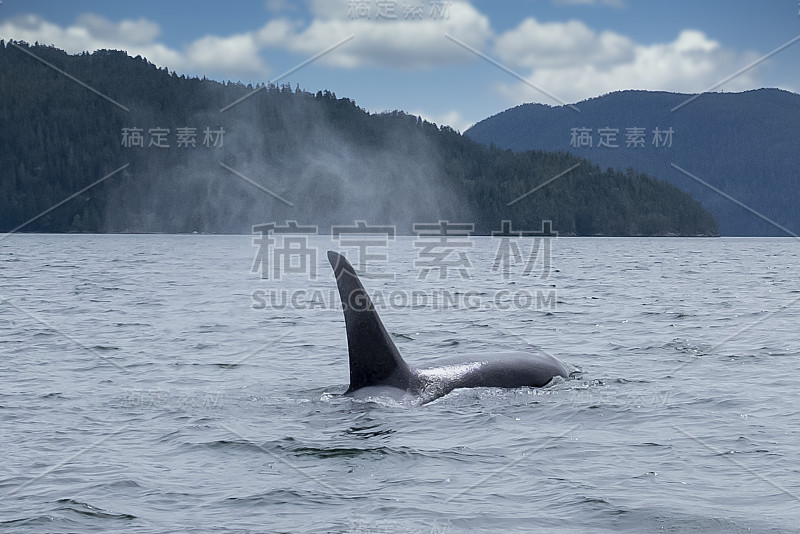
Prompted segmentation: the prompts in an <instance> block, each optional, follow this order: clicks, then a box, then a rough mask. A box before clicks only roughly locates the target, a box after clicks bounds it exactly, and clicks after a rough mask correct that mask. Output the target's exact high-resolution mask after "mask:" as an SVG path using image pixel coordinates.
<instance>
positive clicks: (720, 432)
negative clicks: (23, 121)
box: [0, 235, 800, 533]
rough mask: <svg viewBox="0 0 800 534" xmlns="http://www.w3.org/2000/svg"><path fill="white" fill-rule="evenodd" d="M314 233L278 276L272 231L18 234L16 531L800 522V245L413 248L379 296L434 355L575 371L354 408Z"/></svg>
mask: <svg viewBox="0 0 800 534" xmlns="http://www.w3.org/2000/svg"><path fill="white" fill-rule="evenodd" d="M308 244H309V248H310V249H311V250H316V251H317V252H318V254H317V257H316V262H314V263H313V265H312V264H311V263H309V264H307V265H305V266H303V265H302V264H300V263H297V264H290V269H288V270H283V271H280V272H279V273H278V275H279V276H278V277H276V276H275V272H274V271H269V270H268V271H267V272H268V275H269V276H270V278H269V279H262V278H261V277H260V275H259V273H258V272H255V273H254V272H252V267H253V264H254V259H255V257H256V253H257V252H258V248H257V247H255V246H254V243H253V240H252V238H251V237H250V236H199V235H195V236H189V235H185V236H156V235H148V236H140V235H103V236H89V235H13V236H9V237H7V238H4V239H3V240H2V241H0V269H1V270H0V281H1V282H0V355H1V356H0V445H1V446H2V460H0V531H3V532H135V533H149V532H189V531H192V532H350V533H356V532H358V533H362V532H382V533H394V532H398V533H399V532H415V533H445V532H447V533H451V532H452V533H455V532H475V531H486V532H531V531H548V532H603V531H608V532H612V531H613V532H699V531H702V532H798V531H800V462H798V459H799V458H800V425H798V421H800V387H799V386H800V379H798V376H799V375H800V359H798V353H800V334H798V331H799V330H800V329H799V328H798V325H800V286H798V280H797V271H798V266H800V257H799V256H798V251H799V250H800V246H799V245H798V243H797V242H795V241H794V240H791V239H733V238H731V239H726V238H723V239H677V238H676V239H672V238H658V239H636V238H626V239H611V238H609V239H603V238H594V239H579V238H557V239H553V240H551V241H550V244H549V246H550V247H551V259H550V260H549V261H542V259H543V255H542V254H540V255H539V256H537V262H535V265H534V268H533V269H532V271H531V273H528V274H527V275H526V274H525V273H524V272H522V266H523V265H522V264H521V263H519V262H518V261H516V260H519V258H517V257H515V258H514V259H515V262H512V264H509V265H508V266H507V267H508V268H507V269H506V270H505V271H504V270H503V269H502V268H501V269H499V270H492V265H493V260H494V258H495V255H496V254H497V251H498V247H499V240H497V239H490V238H474V239H473V240H472V245H473V247H472V248H471V249H469V251H468V254H469V255H468V258H469V260H470V264H471V267H470V268H469V269H468V270H466V271H458V270H457V269H454V268H451V269H450V271H449V272H448V273H447V276H446V277H443V276H441V275H443V273H442V270H441V269H438V270H437V269H434V270H432V271H431V272H429V273H427V276H423V274H424V273H421V270H420V260H419V256H418V252H419V250H420V249H419V248H418V247H415V246H414V240H413V238H400V239H398V240H397V241H394V242H391V244H390V245H389V246H388V247H387V248H386V249H383V252H384V253H385V254H386V256H387V260H388V261H386V262H382V261H375V262H372V263H375V267H374V271H373V273H378V274H389V275H394V278H393V279H391V278H387V279H382V278H370V279H365V280H364V283H365V286H366V287H367V289H368V290H369V291H370V292H371V293H372V294H373V296H378V297H379V300H378V302H376V306H377V307H378V308H379V311H380V313H381V316H382V318H383V321H384V323H385V324H386V326H387V329H388V330H389V331H390V332H391V333H392V334H393V336H394V337H395V340H396V342H397V345H398V347H399V349H400V351H401V352H402V353H403V355H404V357H405V358H406V360H407V361H408V362H409V363H410V364H411V365H415V364H422V363H426V364H427V363H432V362H435V361H437V359H439V358H444V357H448V356H456V355H460V354H469V353H474V354H477V355H478V356H477V357H480V354H481V353H484V354H485V353H486V352H488V351H492V350H503V351H507V350H519V349H525V350H530V351H532V352H536V351H543V352H547V353H550V354H554V355H556V356H558V357H559V358H561V359H562V360H564V361H565V362H567V363H568V364H569V365H570V366H571V368H572V370H573V373H572V376H571V377H570V378H569V379H565V380H558V381H556V382H554V383H552V384H551V385H550V386H548V387H545V388H542V389H527V388H521V389H511V390H503V389H474V390H457V391H455V392H453V393H451V394H449V395H447V396H445V397H443V398H440V399H438V400H436V401H434V402H431V403H429V404H425V405H419V404H417V403H413V402H397V401H392V400H391V399H381V398H373V399H367V400H357V399H351V398H348V397H342V396H341V395H340V393H341V392H343V391H344V390H345V389H346V386H347V381H348V367H347V348H346V341H345V328H344V321H343V318H342V315H341V311H340V310H339V308H338V305H339V304H338V300H336V298H338V297H336V294H335V293H333V292H332V291H333V290H334V289H335V284H334V280H333V277H332V275H331V272H330V268H329V266H328V265H327V260H326V259H325V255H324V252H325V250H327V249H328V248H336V243H331V242H330V240H327V239H325V238H321V237H314V238H312V239H311V240H310V241H309V243H308ZM523 245H524V244H523ZM340 250H347V251H348V254H349V255H350V257H351V258H352V259H353V260H354V261H355V259H356V258H357V256H355V255H354V254H355V253H357V252H358V250H357V249H352V248H351V249H347V248H342V249H340ZM521 250H522V252H525V246H522V248H521ZM521 257H523V258H524V254H523V256H521ZM308 258H309V260H310V259H311V258H310V257H308ZM415 260H416V262H415ZM273 263H274V262H273ZM372 263H370V264H369V266H370V268H371V267H372ZM269 267H270V268H271V265H270V266H269ZM312 267H314V268H315V269H316V276H312V275H313V274H314V273H313V270H314V269H312ZM293 270H296V271H299V272H291V271H293ZM462 275H468V276H469V278H468V279H466V278H462ZM440 277H441V278H443V279H440ZM420 278H423V279H420ZM284 295H285V296H286V298H285V299H284V298H283V296H284ZM273 297H275V298H273ZM434 297H436V298H437V299H439V300H438V301H434ZM292 299H294V300H292ZM442 302H447V303H448V305H447V306H445V305H444V304H442Z"/></svg>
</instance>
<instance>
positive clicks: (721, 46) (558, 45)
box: [0, 0, 800, 130]
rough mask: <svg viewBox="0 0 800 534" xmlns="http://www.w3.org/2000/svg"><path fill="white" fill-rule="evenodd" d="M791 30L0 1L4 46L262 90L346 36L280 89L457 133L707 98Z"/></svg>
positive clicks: (791, 79) (624, 19) (322, 8)
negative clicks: (653, 96)
mask: <svg viewBox="0 0 800 534" xmlns="http://www.w3.org/2000/svg"><path fill="white" fill-rule="evenodd" d="M165 6H168V7H167V8H165ZM799 15H800V4H799V3H798V0H750V1H747V0H703V1H702V2H696V1H687V0H672V1H669V2H657V1H651V0H507V1H503V0H500V1H497V0H495V1H489V0H473V1H466V0H453V1H434V0H396V1H395V0H294V1H292V0H243V1H238V2H237V1H233V2H230V3H223V2H218V1H217V2H212V1H207V0H192V1H188V0H172V1H169V2H165V1H163V0H162V1H159V2H156V1H152V0H138V1H136V2H108V1H97V0H71V1H69V2H61V1H56V0H50V1H43V0H24V1H22V0H3V1H2V3H0V38H2V39H6V40H8V39H17V40H25V41H28V42H35V41H39V42H40V43H44V44H53V45H55V46H57V47H59V48H63V49H65V50H67V51H69V52H71V53H77V52H80V51H82V50H89V51H92V50H96V49H101V48H114V49H120V50H126V51H128V52H129V53H130V54H131V55H142V56H144V57H147V58H148V59H149V60H150V61H152V62H153V63H155V64H156V65H158V66H160V67H168V68H169V69H170V70H175V71H177V72H179V73H186V74H189V75H200V76H202V75H206V76H208V77H209V78H213V79H217V80H223V79H230V80H241V81H243V82H263V81H268V80H271V79H274V77H276V76H278V75H280V74H281V73H284V72H285V71H287V70H289V69H292V68H294V67H295V66H296V65H298V64H299V63H301V62H303V61H305V60H307V59H308V58H310V57H312V56H314V55H315V54H318V53H319V52H321V51H323V50H325V49H327V48H329V47H331V46H332V45H334V44H336V43H339V42H341V41H342V40H344V39H347V38H349V37H350V36H352V38H351V39H350V40H348V41H347V42H345V43H344V44H342V45H341V46H339V47H338V48H336V49H335V50H333V51H331V52H329V53H327V54H325V55H324V56H322V57H320V58H319V59H317V60H316V61H314V62H313V63H310V64H308V65H307V66H305V67H303V68H302V69H300V70H298V71H296V72H294V73H293V74H291V75H290V76H288V77H287V78H285V79H283V80H281V82H287V81H288V82H291V83H292V85H293V86H294V84H296V83H299V84H300V86H301V87H302V88H304V89H307V90H310V91H317V90H319V89H330V90H331V91H333V92H335V93H336V94H337V96H340V97H341V96H347V97H349V98H352V99H354V100H355V101H356V102H357V103H358V104H359V105H360V106H362V107H364V108H366V109H368V110H370V111H384V110H393V109H402V110H405V111H408V112H412V113H416V114H420V115H422V116H424V117H425V118H428V119H431V120H433V121H435V122H437V123H439V124H441V123H445V124H450V125H451V126H453V127H455V128H456V129H458V130H463V129H464V128H466V127H467V126H468V125H469V124H471V123H474V122H476V121H479V120H481V119H483V118H485V117H487V116H490V115H493V114H495V113H498V112H500V111H502V110H504V109H507V108H509V107H513V106H516V105H519V104H522V103H524V102H542V103H547V104H553V105H558V104H559V103H560V102H577V101H580V100H582V99H585V98H589V97H592V96H597V95H600V94H604V93H607V92H609V91H613V90H619V89H651V90H667V91H681V92H699V91H703V90H705V89H707V88H709V87H711V86H712V85H715V84H717V83H718V82H719V81H721V80H723V79H725V78H727V77H728V76H730V75H731V74H733V73H735V72H737V71H738V70H740V69H741V68H742V67H745V66H746V65H748V64H749V63H751V62H754V61H756V60H758V59H759V58H761V57H763V56H764V55H766V54H768V53H769V52H771V51H772V50H774V49H776V48H777V47H779V46H781V45H783V44H785V43H787V42H788V41H790V40H791V39H793V38H795V37H797V36H798V35H800V16H799ZM445 34H448V35H450V36H452V37H453V39H454V40H455V41H458V42H460V43H463V44H464V45H466V46H468V47H470V48H472V49H474V50H476V51H479V52H480V53H481V54H484V55H485V56H487V57H489V58H491V59H493V60H495V61H496V62H498V63H499V64H501V65H502V66H504V67H506V68H507V69H510V70H511V71H513V72H515V73H517V74H519V75H520V76H521V77H523V78H524V79H525V80H527V81H528V82H530V83H524V82H522V81H520V80H518V79H517V78H515V77H513V76H512V75H510V74H509V73H507V72H505V71H504V70H502V69H500V68H498V66H496V65H494V64H492V63H490V62H489V61H487V60H485V59H484V58H482V57H479V56H478V55H477V54H475V53H473V52H471V51H469V50H467V49H466V48H465V47H463V46H461V45H459V44H457V42H455V41H454V40H449V39H447V38H446V37H445ZM798 65H800V42H797V43H795V44H793V45H791V46H789V47H788V48H786V49H785V50H783V51H781V52H780V53H777V54H775V55H774V56H772V57H770V58H769V59H768V60H766V61H763V62H761V63H759V64H758V65H757V66H755V67H754V68H751V69H749V70H747V71H745V72H743V73H742V74H741V75H739V76H737V77H735V78H734V79H732V80H730V81H729V82H727V83H726V84H724V85H722V86H721V87H720V88H719V89H718V90H725V91H741V90H746V89H753V88H758V87H780V88H783V89H787V90H790V91H795V92H798V91H800V70H799V69H798V68H797V66H798ZM548 94H549V95H551V96H548Z"/></svg>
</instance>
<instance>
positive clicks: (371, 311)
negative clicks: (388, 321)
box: [328, 251, 413, 393]
mask: <svg viewBox="0 0 800 534" xmlns="http://www.w3.org/2000/svg"><path fill="white" fill-rule="evenodd" d="M328 261H330V263H331V267H333V273H334V275H335V276H336V284H337V286H338V288H339V297H340V298H341V300H342V311H343V312H344V321H345V327H346V328H347V349H348V353H349V357H350V387H349V388H348V390H347V393H350V392H352V391H354V390H357V389H360V388H364V387H370V386H392V387H396V388H400V389H409V387H410V386H411V380H412V376H413V374H412V372H411V369H410V368H409V367H408V364H406V362H405V361H404V360H403V358H402V357H401V356H400V351H398V350H397V347H396V346H395V344H394V342H393V341H392V338H391V336H390V335H389V333H388V332H387V331H386V328H385V327H384V326H383V322H381V318H380V316H378V312H377V311H376V310H375V306H373V304H372V300H371V299H370V298H369V295H368V294H367V291H366V290H365V289H364V286H363V285H361V281H360V280H359V279H358V275H357V274H356V271H355V269H353V266H352V265H350V262H348V261H347V259H346V258H345V257H344V256H342V255H341V254H338V253H336V252H334V251H328Z"/></svg>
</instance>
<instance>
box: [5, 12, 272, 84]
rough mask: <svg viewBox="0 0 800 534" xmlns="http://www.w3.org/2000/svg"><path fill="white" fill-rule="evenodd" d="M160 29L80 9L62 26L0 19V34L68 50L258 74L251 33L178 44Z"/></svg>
mask: <svg viewBox="0 0 800 534" xmlns="http://www.w3.org/2000/svg"><path fill="white" fill-rule="evenodd" d="M160 33H161V29H160V27H159V26H158V24H156V23H155V22H152V21H148V20H146V19H138V20H123V21H121V22H118V23H114V22H111V21H109V20H107V19H104V18H103V17H100V16H97V15H91V14H89V15H82V16H80V17H78V19H77V20H76V21H75V23H74V24H73V25H71V26H68V27H65V28H62V27H60V26H58V25H56V24H53V23H51V22H48V21H46V20H44V19H43V18H42V17H40V16H38V15H24V16H20V17H15V18H11V19H7V20H5V21H2V22H0V36H3V38H5V39H14V40H19V41H26V42H28V43H35V42H37V41H38V42H39V43H40V44H46V45H54V46H57V47H58V48H61V49H62V50H65V51H67V52H69V53H71V54H77V53H80V52H84V51H88V52H93V51H95V50H101V49H114V50H124V51H126V52H127V53H128V54H129V55H131V56H137V55H141V56H142V57H145V58H147V59H148V60H149V61H151V62H153V63H154V64H156V65H158V66H159V67H167V68H169V69H170V70H176V71H178V72H185V73H189V74H206V73H212V72H213V73H222V74H224V75H225V76H228V77H231V78H236V77H239V76H241V77H263V76H265V75H266V74H267V70H268V69H267V66H266V65H265V64H264V62H263V61H262V60H261V58H260V57H259V46H258V43H257V39H256V38H255V36H253V35H249V34H239V35H232V36H229V37H216V36H206V37H202V38H200V39H198V40H196V41H194V42H192V43H190V44H189V45H187V46H186V47H185V48H184V50H181V51H179V50H175V49H172V48H169V47H167V46H165V45H163V44H161V43H159V42H157V38H158V36H159V35H160Z"/></svg>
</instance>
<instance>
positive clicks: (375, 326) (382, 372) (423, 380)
mask: <svg viewBox="0 0 800 534" xmlns="http://www.w3.org/2000/svg"><path fill="white" fill-rule="evenodd" d="M328 260H329V261H330V262H331V267H333V273H334V275H335V276H336V283H337V285H338V286H339V296H340V297H341V299H342V310H343V311H344V321H345V326H346V327H347V347H348V350H349V353H350V387H349V388H348V389H347V391H346V392H345V395H351V396H358V397H370V396H390V397H393V398H397V397H401V398H402V397H403V396H406V395H409V394H410V395H413V396H414V397H418V398H420V399H421V400H422V402H430V401H432V400H434V399H437V398H439V397H441V396H443V395H446V394H448V393H449V392H451V391H453V390H454V389H457V388H475V387H500V388H516V387H523V386H531V387H542V386H545V385H547V384H548V383H549V382H550V381H551V380H553V378H555V377H556V376H561V377H564V378H567V377H568V376H569V369H568V368H567V366H566V365H565V364H564V363H563V362H562V361H561V360H559V359H557V358H554V357H552V356H549V355H546V354H530V353H525V352H516V353H503V354H500V353H498V354H491V355H488V354H487V355H485V356H478V357H476V358H471V359H467V360H465V359H463V358H461V359H458V360H455V361H447V362H443V363H444V364H443V365H441V366H439V367H433V368H421V369H412V368H411V367H409V366H408V364H407V363H406V362H405V361H404V360H403V358H402V356H400V352H399V351H398V350H397V347H396V346H395V344H394V342H393V341H392V339H391V337H390V336H389V334H388V332H387V331H386V328H385V327H384V326H383V323H382V322H381V318H380V317H379V316H378V312H377V311H376V310H375V307H374V306H373V304H372V300H370V298H369V295H368V294H367V291H366V290H365V289H364V286H363V285H361V281H360V280H359V279H358V275H357V274H356V271H355V269H353V266H352V265H350V262H348V261H347V259H346V258H345V257H344V256H342V255H341V254H338V253H336V252H333V251H328Z"/></svg>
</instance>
